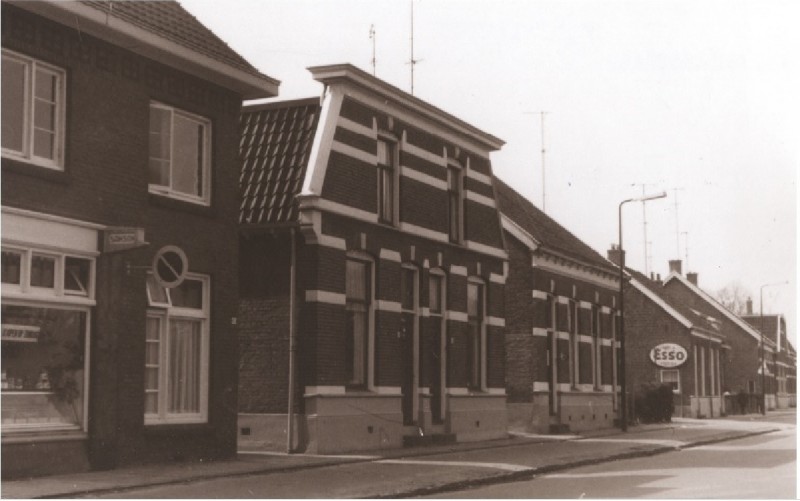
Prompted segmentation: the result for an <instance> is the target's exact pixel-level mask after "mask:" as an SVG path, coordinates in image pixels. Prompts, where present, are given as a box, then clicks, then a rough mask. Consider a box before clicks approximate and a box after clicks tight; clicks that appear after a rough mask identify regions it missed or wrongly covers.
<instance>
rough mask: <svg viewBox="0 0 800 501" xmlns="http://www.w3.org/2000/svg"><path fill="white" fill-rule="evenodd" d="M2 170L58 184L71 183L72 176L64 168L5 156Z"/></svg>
mask: <svg viewBox="0 0 800 501" xmlns="http://www.w3.org/2000/svg"><path fill="white" fill-rule="evenodd" d="M2 170H3V171H4V173H5V172H8V173H14V174H22V175H25V176H31V177H36V178H39V179H43V180H45V181H51V182H53V183H58V184H69V183H70V182H71V178H70V176H69V174H67V172H66V171H65V170H64V169H60V168H56V167H44V166H42V165H39V164H36V163H33V162H29V161H26V160H22V159H18V158H13V157H7V156H3V161H2Z"/></svg>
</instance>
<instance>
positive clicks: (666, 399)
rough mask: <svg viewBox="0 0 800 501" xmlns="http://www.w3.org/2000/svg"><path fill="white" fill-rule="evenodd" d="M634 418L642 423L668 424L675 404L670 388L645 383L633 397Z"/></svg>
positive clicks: (660, 384) (666, 385) (665, 385)
mask: <svg viewBox="0 0 800 501" xmlns="http://www.w3.org/2000/svg"><path fill="white" fill-rule="evenodd" d="M635 409H636V418H638V420H639V421H640V422H642V423H669V422H670V421H671V420H672V413H673V412H674V410H675V404H674V402H673V400H672V386H670V385H668V384H662V383H645V384H642V385H641V386H640V387H639V391H637V392H636V396H635Z"/></svg>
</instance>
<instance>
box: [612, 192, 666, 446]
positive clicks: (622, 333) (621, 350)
mask: <svg viewBox="0 0 800 501" xmlns="http://www.w3.org/2000/svg"><path fill="white" fill-rule="evenodd" d="M666 196H667V192H665V191H662V192H661V193H657V194H655V195H647V196H643V197H639V198H629V199H628V200H623V201H622V202H620V203H619V212H618V214H619V344H620V348H619V363H620V366H621V367H622V370H620V371H619V376H620V377H619V386H620V390H621V393H622V401H621V404H622V405H621V407H622V420H621V422H620V429H621V430H622V431H628V397H627V391H628V388H627V382H626V377H625V372H626V367H625V291H624V288H623V284H624V283H625V251H624V250H623V249H622V206H623V205H625V204H626V203H628V202H647V201H648V200H655V199H657V198H664V197H666ZM645 245H647V242H645Z"/></svg>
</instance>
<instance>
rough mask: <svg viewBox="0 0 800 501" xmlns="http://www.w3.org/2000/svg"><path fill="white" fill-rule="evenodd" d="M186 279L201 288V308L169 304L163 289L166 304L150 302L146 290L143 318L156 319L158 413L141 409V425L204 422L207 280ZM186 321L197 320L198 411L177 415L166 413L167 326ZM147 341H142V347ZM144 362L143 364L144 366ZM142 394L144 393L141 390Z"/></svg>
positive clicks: (190, 275)
mask: <svg viewBox="0 0 800 501" xmlns="http://www.w3.org/2000/svg"><path fill="white" fill-rule="evenodd" d="M186 279H187V280H196V281H199V282H201V283H202V285H203V294H202V308H201V309H195V308H182V307H177V306H173V305H172V301H171V299H170V290H169V289H166V294H167V303H156V302H152V301H151V297H150V292H149V289H148V291H147V298H148V309H147V318H148V319H150V318H156V319H158V320H159V341H158V343H159V373H158V390H157V391H158V394H159V396H158V411H157V412H156V413H154V414H148V413H147V411H146V408H143V410H142V413H143V415H144V424H145V425H160V424H189V423H206V422H208V388H209V386H208V385H209V382H208V375H209V365H210V359H209V344H210V338H211V335H210V330H211V278H210V277H209V276H208V275H201V274H198V273H187V274H186ZM177 319H187V320H200V338H201V341H200V383H199V398H200V402H199V412H196V413H177V414H170V413H169V412H168V402H169V396H170V395H169V369H170V368H169V356H168V355H169V325H170V321H171V320H177ZM146 343H147V341H145V345H146ZM146 363H147V362H146V361H145V364H146ZM145 366H146V365H145ZM142 389H143V393H146V392H147V389H146V388H144V387H143V388H142Z"/></svg>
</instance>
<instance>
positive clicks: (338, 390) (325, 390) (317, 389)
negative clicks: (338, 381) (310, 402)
mask: <svg viewBox="0 0 800 501" xmlns="http://www.w3.org/2000/svg"><path fill="white" fill-rule="evenodd" d="M345 393H346V390H345V387H344V386H306V389H305V395H304V396H305V397H312V396H315V395H344V394H345Z"/></svg>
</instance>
